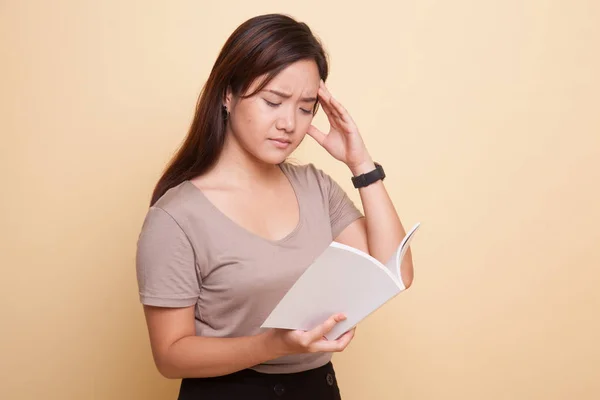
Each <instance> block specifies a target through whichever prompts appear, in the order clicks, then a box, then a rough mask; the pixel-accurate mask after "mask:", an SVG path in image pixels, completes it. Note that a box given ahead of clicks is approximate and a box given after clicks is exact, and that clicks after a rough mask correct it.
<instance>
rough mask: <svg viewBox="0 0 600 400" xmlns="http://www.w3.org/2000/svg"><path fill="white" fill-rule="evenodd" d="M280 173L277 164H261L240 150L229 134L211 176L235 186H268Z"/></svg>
mask: <svg viewBox="0 0 600 400" xmlns="http://www.w3.org/2000/svg"><path fill="white" fill-rule="evenodd" d="M279 173H280V171H279V166H278V165H277V164H269V163H265V162H262V161H260V160H258V159H256V158H255V157H253V156H252V155H251V154H249V153H247V152H246V151H245V150H244V149H242V148H241V146H240V145H239V143H238V142H237V141H236V140H235V138H233V135H231V134H229V133H228V135H227V136H226V138H225V144H224V147H223V151H222V152H221V155H220V157H219V160H218V161H217V164H216V165H215V168H214V170H213V174H215V175H216V176H218V177H219V180H221V181H222V182H232V183H234V184H235V185H236V186H256V185H268V184H270V183H272V182H273V180H274V179H275V178H276V177H277V176H278V174H279Z"/></svg>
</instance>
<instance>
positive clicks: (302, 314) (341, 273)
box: [262, 242, 401, 340]
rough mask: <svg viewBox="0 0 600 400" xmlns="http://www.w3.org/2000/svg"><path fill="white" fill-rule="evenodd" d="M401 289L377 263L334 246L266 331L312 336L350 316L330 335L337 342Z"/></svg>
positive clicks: (287, 299)
mask: <svg viewBox="0 0 600 400" xmlns="http://www.w3.org/2000/svg"><path fill="white" fill-rule="evenodd" d="M399 284H400V283H398V282H397V281H396V278H395V277H394V276H393V274H392V273H391V272H390V271H389V270H388V269H387V268H385V266H384V265H383V264H381V263H380V262H379V261H377V260H376V259H375V258H373V257H371V256H370V255H368V254H366V253H364V252H362V251H360V250H358V249H355V248H353V247H350V246H346V245H344V244H341V243H337V242H333V243H332V244H331V245H330V246H329V247H328V248H327V249H326V250H325V251H324V252H323V253H322V254H321V255H320V256H319V257H318V258H317V259H316V260H315V262H313V264H311V266H310V267H309V268H308V269H307V270H306V271H305V272H304V274H303V275H302V276H301V277H300V279H298V281H296V283H295V284H294V285H293V286H292V288H291V289H290V290H289V291H288V293H287V294H286V295H285V297H284V298H283V299H282V300H281V301H280V302H279V304H278V305H277V306H276V307H275V309H274V310H273V311H272V312H271V314H270V315H269V317H268V318H267V319H266V320H265V322H264V323H263V325H262V327H264V328H285V329H300V330H310V329H313V328H315V327H316V326H317V325H320V324H322V323H323V322H325V320H326V319H327V318H329V317H330V316H331V315H333V314H336V313H340V312H341V313H345V314H346V317H347V319H346V320H344V321H342V322H340V323H338V324H336V326H335V327H334V329H333V330H332V331H330V332H329V333H328V334H327V335H325V336H326V337H327V339H329V340H333V339H336V338H337V337H339V336H340V335H342V334H343V333H345V332H347V331H348V330H350V329H352V328H353V327H354V326H355V325H356V324H357V323H358V322H360V321H361V320H362V319H364V318H365V317H367V316H368V315H369V314H371V313H372V312H373V311H375V310H376V309H377V308H379V307H381V306H382V305H383V304H384V303H385V302H386V301H388V300H389V299H391V298H392V297H394V296H395V295H397V294H398V293H400V292H401V288H400V286H399Z"/></svg>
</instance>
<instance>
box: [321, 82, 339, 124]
mask: <svg viewBox="0 0 600 400" xmlns="http://www.w3.org/2000/svg"><path fill="white" fill-rule="evenodd" d="M320 89H321V91H322V92H323V93H324V97H325V99H326V101H327V104H328V105H329V107H330V109H331V110H332V112H333V113H334V114H335V115H336V117H338V118H339V119H341V120H342V121H343V120H344V118H343V115H342V114H343V112H341V110H340V108H339V107H338V106H337V105H341V104H339V102H338V101H337V100H335V99H334V97H333V95H332V94H331V92H330V91H329V89H327V86H325V82H323V81H322V80H321V86H320ZM336 103H337V105H336ZM342 109H343V107H342Z"/></svg>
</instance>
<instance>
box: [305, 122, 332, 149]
mask: <svg viewBox="0 0 600 400" xmlns="http://www.w3.org/2000/svg"><path fill="white" fill-rule="evenodd" d="M306 133H308V135H309V136H311V137H312V138H313V139H315V140H316V141H317V143H319V144H320V145H323V142H324V141H325V139H326V138H327V135H326V134H324V133H323V132H321V131H320V130H318V129H317V128H316V127H315V126H314V125H311V126H309V127H308V130H307V131H306Z"/></svg>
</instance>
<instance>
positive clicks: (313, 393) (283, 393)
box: [178, 362, 341, 400]
mask: <svg viewBox="0 0 600 400" xmlns="http://www.w3.org/2000/svg"><path fill="white" fill-rule="evenodd" d="M216 399H219V400H237V399H240V400H241V399H244V400H269V399H273V400H277V399H286V400H300V399H302V400H341V396H340V391H339V388H338V385H337V379H336V377H335V371H334V370H333V365H332V363H331V362H329V363H328V364H326V365H324V366H322V367H319V368H315V369H311V370H308V371H303V372H296V373H290V374H265V373H260V372H256V371H254V370H250V369H245V370H242V371H238V372H234V373H232V374H229V375H225V376H218V377H214V378H184V379H182V381H181V387H180V390H179V397H178V400H216Z"/></svg>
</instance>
